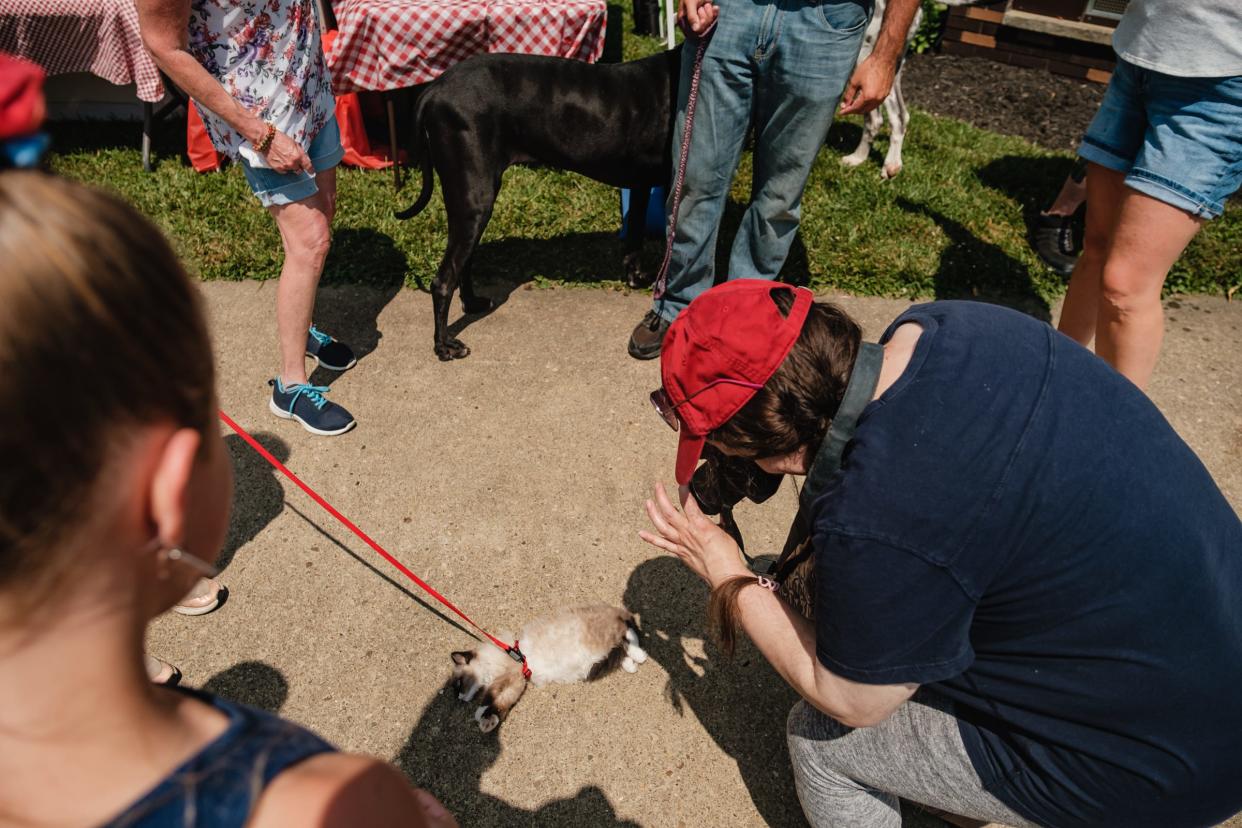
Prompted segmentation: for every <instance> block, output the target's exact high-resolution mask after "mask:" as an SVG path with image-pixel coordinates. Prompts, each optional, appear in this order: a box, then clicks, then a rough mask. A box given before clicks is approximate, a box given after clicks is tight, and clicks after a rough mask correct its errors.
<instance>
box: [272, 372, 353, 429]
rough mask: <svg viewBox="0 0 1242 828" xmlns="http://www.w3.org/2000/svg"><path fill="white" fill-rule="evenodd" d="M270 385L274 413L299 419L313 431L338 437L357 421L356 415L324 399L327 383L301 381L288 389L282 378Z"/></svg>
mask: <svg viewBox="0 0 1242 828" xmlns="http://www.w3.org/2000/svg"><path fill="white" fill-rule="evenodd" d="M267 384H268V385H270V386H272V399H271V400H269V401H268V404H267V407H268V408H270V409H271V410H272V413H273V414H275V415H276V416H277V417H280V418H281V419H283V420H297V421H298V422H299V423H301V424H302V428H304V429H306V430H307V431H309V432H310V433H311V434H318V435H320V436H322V437H335V436H337V435H338V434H344V433H345V432H347V431H349V430H350V429H351V428H353V427H354V426H356V425H357V424H358V423H357V421H356V420H354V415H353V414H350V413H349V412H348V411H346V410H345V409H344V408H342V407H341V406H339V405H337V404H336V403H331V402H328V401H327V399H326V398H324V396H323V395H324V394H326V393H328V387H327V386H326V385H309V384H307V383H299V384H297V385H290V386H289V387H288V388H286V387H285V384H284V383H283V382H281V381H280V379H279V378H277V379H272V380H268V381H267Z"/></svg>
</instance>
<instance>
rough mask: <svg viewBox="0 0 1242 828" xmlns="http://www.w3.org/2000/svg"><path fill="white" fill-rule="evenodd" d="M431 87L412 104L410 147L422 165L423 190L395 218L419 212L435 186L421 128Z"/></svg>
mask: <svg viewBox="0 0 1242 828" xmlns="http://www.w3.org/2000/svg"><path fill="white" fill-rule="evenodd" d="M432 89H434V86H433V87H431V88H429V89H425V90H423V93H422V94H420V95H419V96H418V100H417V101H416V102H415V104H414V123H413V133H414V140H413V142H412V149H413V151H414V153H415V154H416V155H417V156H418V163H419V166H420V167H422V171H423V190H422V192H420V193H419V194H418V199H417V200H416V201H415V202H414V203H413V204H411V205H410V206H409V207H407V208H405V209H404V210H399V211H398V212H397V213H396V216H397V218H399V219H402V220H404V219H408V218H413V217H414V216H416V215H418V214H419V213H421V212H422V211H423V210H424V209H425V208H426V207H427V205H428V204H430V203H431V193H432V190H433V189H434V187H435V184H434V182H433V181H432V170H431V146H430V145H429V144H428V143H427V130H426V129H424V128H423V107H424V106H426V104H427V100H428V99H429V98H430V94H429V93H430V92H431V91H432Z"/></svg>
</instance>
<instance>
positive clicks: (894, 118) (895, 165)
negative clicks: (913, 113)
mask: <svg viewBox="0 0 1242 828" xmlns="http://www.w3.org/2000/svg"><path fill="white" fill-rule="evenodd" d="M884 109H885V111H886V112H888V128H889V131H890V132H891V135H890V137H889V139H888V153H887V154H885V156H884V169H883V170H882V171H881V172H880V177H881V178H893V177H894V176H896V175H897V173H899V172H901V145H902V143H903V142H904V141H905V140H906V127H907V126H909V124H910V110H909V109H907V108H906V98H905V96H904V95H902V94H901V70H900V69H898V70H897V76H896V77H895V78H893V91H892V92H890V93H889V94H888V97H887V98H885V99H884Z"/></svg>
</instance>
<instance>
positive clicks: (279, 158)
mask: <svg viewBox="0 0 1242 828" xmlns="http://www.w3.org/2000/svg"><path fill="white" fill-rule="evenodd" d="M264 155H265V157H266V158H267V162H268V163H269V164H271V165H272V169H274V170H275V171H276V172H282V173H291V172H297V171H298V170H302V171H303V172H305V173H306V174H307V175H314V174H315V168H314V167H312V166H311V162H310V158H309V157H307V155H306V152H305V150H303V149H302V147H300V146H299V145H298V143H297V141H294V140H293V139H292V138H290V137H289V136H288V135H285V134H284V133H283V132H281V131H280V130H276V135H275V136H273V137H272V145H271V146H270V147H268V148H267V152H266V153H265V154H264Z"/></svg>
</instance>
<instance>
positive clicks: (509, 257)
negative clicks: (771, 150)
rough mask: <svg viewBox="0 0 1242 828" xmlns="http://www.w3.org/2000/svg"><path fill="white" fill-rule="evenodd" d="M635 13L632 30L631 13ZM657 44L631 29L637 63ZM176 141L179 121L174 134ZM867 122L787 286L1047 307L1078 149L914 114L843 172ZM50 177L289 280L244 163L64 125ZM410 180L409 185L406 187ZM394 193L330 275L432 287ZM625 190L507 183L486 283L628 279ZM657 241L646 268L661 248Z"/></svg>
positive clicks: (484, 259) (1183, 266)
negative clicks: (150, 162) (1061, 197)
mask: <svg viewBox="0 0 1242 828" xmlns="http://www.w3.org/2000/svg"><path fill="white" fill-rule="evenodd" d="M623 19H625V21H626V26H627V27H628V25H629V24H628V9H627V10H626V13H625V15H624V16H623ZM660 48H661V44H660V42H659V41H656V40H654V39H652V38H644V37H639V36H636V35H633V34H632V33H629V32H628V31H627V33H626V35H625V37H624V41H623V49H622V53H623V54H624V55H625V56H626V58H627V59H632V58H635V57H639V56H642V55H643V54H650V53H652V52H655V51H657V50H658V49H660ZM168 132H169V133H175V132H176V128H175V127H173V128H169V130H168ZM858 132H859V121H858V119H856V118H847V119H844V121H843V122H841V123H838V124H836V125H834V127H833V129H832V132H831V133H830V135H829V138H828V141H827V144H826V146H825V148H824V149H823V151H821V153H820V156H819V159H818V160H817V162H816V164H815V167H814V170H813V171H812V173H811V178H810V181H809V183H808V184H807V188H806V193H805V196H804V199H803V206H802V217H803V218H802V231H801V237H800V239H799V240H798V242H797V243H796V244H795V246H794V249H793V251H792V252H791V255H790V258H789V261H788V262H787V264H786V267H785V277H786V278H788V279H791V280H793V281H799V282H804V283H808V284H810V285H812V286H814V287H816V288H831V289H836V290H842V291H847V292H851V293H856V294H866V295H883V296H896V297H909V298H919V297H927V298H932V297H935V298H950V297H963V296H964V297H979V298H984V299H993V300H997V301H1005V302H1008V303H1011V304H1017V305H1019V306H1022V307H1025V308H1026V309H1028V310H1032V311H1035V312H1040V311H1041V310H1042V311H1043V312H1044V313H1046V310H1047V308H1048V306H1049V303H1050V302H1052V301H1053V300H1054V299H1055V298H1056V297H1057V296H1059V295H1060V294H1061V293H1062V292H1063V291H1064V287H1065V285H1064V280H1063V279H1061V278H1060V277H1058V276H1056V275H1055V274H1053V273H1051V272H1049V271H1048V270H1047V269H1046V268H1044V267H1043V266H1042V265H1041V264H1040V262H1039V260H1038V259H1037V258H1036V256H1035V254H1034V253H1032V252H1031V250H1030V249H1029V247H1028V245H1027V231H1026V227H1027V222H1028V221H1030V220H1031V219H1032V217H1033V216H1034V215H1035V213H1036V212H1037V211H1038V210H1039V209H1040V208H1041V207H1042V206H1044V205H1045V204H1046V203H1047V202H1048V201H1049V200H1050V199H1051V197H1052V196H1053V195H1054V194H1055V192H1056V190H1057V188H1058V187H1059V186H1060V183H1061V181H1062V180H1063V179H1064V177H1065V175H1066V173H1067V172H1068V170H1069V168H1070V165H1071V161H1072V159H1071V157H1070V156H1068V155H1066V154H1058V153H1053V152H1049V151H1046V150H1042V149H1040V148H1038V147H1034V146H1032V145H1031V144H1028V143H1026V142H1025V141H1023V140H1020V139H1016V138H1010V137H1005V136H999V135H995V134H992V133H988V132H985V131H982V130H979V129H975V128H973V127H971V126H969V125H967V124H964V123H961V122H958V121H954V120H952V119H948V118H939V117H935V116H931V115H927V114H925V113H922V112H919V111H917V110H916V111H915V112H914V117H913V120H912V123H911V127H910V131H909V134H908V137H907V139H906V151H905V170H904V171H903V172H902V174H901V175H900V176H898V178H897V179H896V180H894V181H887V182H886V181H881V179H880V176H879V159H880V158H881V157H882V155H881V154H882V152H883V150H884V149H885V144H884V141H883V140H881V142H879V144H878V146H877V147H876V148H875V150H874V151H873V155H872V159H871V161H870V162H869V163H867V164H865V165H863V166H862V167H860V168H857V169H853V170H847V169H845V168H843V167H842V166H841V165H840V164H839V163H838V159H839V158H840V156H841V155H842V154H844V153H845V152H848V151H850V150H851V149H852V148H853V145H854V143H855V142H856V141H857V138H858ZM53 133H54V140H55V152H54V154H53V156H52V163H53V167H54V168H55V169H56V170H57V171H58V172H60V173H62V174H64V175H67V176H69V177H72V178H76V179H79V180H82V181H86V182H90V183H93V184H96V185H100V186H104V187H108V188H110V189H113V190H115V191H117V192H119V193H120V194H121V195H123V196H124V197H125V198H127V199H129V200H130V201H132V202H133V203H134V204H135V205H137V206H138V208H139V209H141V210H142V211H143V212H144V213H146V214H147V215H148V216H151V217H152V218H153V219H155V221H156V222H157V223H158V224H159V225H160V226H161V227H162V228H163V229H164V231H165V232H166V233H167V234H168V235H169V237H170V238H171V239H172V240H173V243H174V245H175V246H176V248H177V250H178V251H179V252H180V254H181V255H182V257H183V259H184V260H185V261H186V262H187V264H188V266H189V267H190V269H191V270H192V271H193V272H195V273H197V274H198V275H199V276H201V277H202V278H204V279H226V280H238V279H269V278H273V277H275V276H276V275H277V273H278V270H279V266H280V260H281V247H280V240H279V237H278V235H277V233H276V228H275V226H274V224H273V222H272V220H271V219H270V218H269V217H268V216H267V214H266V213H265V212H264V211H263V210H262V209H261V208H260V207H259V205H258V203H257V202H256V201H255V199H254V198H253V197H252V196H251V195H250V192H249V189H248V188H247V186H246V183H245V180H244V178H243V177H242V174H241V170H240V169H238V168H236V167H231V168H228V169H226V170H225V171H224V172H222V173H212V174H207V175H199V174H197V173H195V172H194V171H193V170H192V169H191V168H189V167H188V166H186V164H185V163H184V161H183V160H182V158H181V155H180V146H181V144H180V143H179V142H178V141H177V138H178V136H177V135H175V134H169V135H165V136H164V141H163V143H161V144H157V153H156V159H157V167H156V170H155V172H154V173H151V174H147V173H144V172H143V171H142V168H141V165H140V162H139V154H138V149H137V147H138V140H137V128H136V127H132V126H124V125H103V126H98V125H90V126H89V127H88V126H85V125H81V124H74V125H62V126H60V127H57V128H54V130H53ZM750 174H751V159H750V154H749V152H747V153H746V155H745V156H744V157H743V159H742V163H741V165H740V168H739V170H738V175H737V178H736V179H735V182H734V185H733V189H732V192H731V197H730V201H729V204H728V206H727V209H726V214H725V218H724V223H723V226H722V230H721V236H720V239H721V243H720V245H719V248H720V249H719V255H720V269H721V270H722V271H723V269H724V268H725V267H726V264H727V262H726V259H727V255H728V249H729V245H730V244H731V241H732V237H733V230H734V228H735V227H736V225H737V222H738V220H739V219H740V216H741V213H742V211H743V209H744V205H745V203H746V200H747V196H748V194H749V188H750ZM409 178H410V176H407V181H408V179H409ZM413 178H414V181H413V182H412V183H407V185H406V187H405V188H404V190H403V191H402V192H401V193H394V192H393V189H392V177H391V175H390V174H389V173H387V172H369V171H361V170H353V169H342V170H341V173H340V179H339V181H340V183H339V192H340V196H339V209H338V214H337V220H336V225H335V242H334V246H333V251H332V255H331V257H330V259H329V262H328V266H327V270H326V274H325V278H326V280H327V281H329V282H368V283H382V284H387V285H392V284H398V283H402V282H404V283H405V284H409V285H416V286H425V285H426V284H428V283H429V280H430V278H431V277H432V276H433V275H434V273H435V270H436V267H437V266H438V264H439V260H440V256H441V255H442V254H443V251H444V245H445V241H446V225H445V215H444V210H443V206H442V203H441V202H440V199H439V194H438V193H437V195H436V198H435V200H433V202H432V204H431V206H430V207H429V208H428V209H427V210H426V211H424V212H423V213H422V214H421V215H419V216H417V217H415V218H414V219H411V220H410V221H406V222H401V221H397V220H396V219H394V218H393V215H392V213H393V210H394V209H399V208H401V207H404V206H406V205H408V204H409V203H410V202H411V201H413V199H414V197H415V195H416V191H417V184H418V182H417V176H416V175H415V176H413ZM618 227H619V198H618V194H617V192H616V190H614V189H611V188H609V187H606V186H604V185H602V184H597V183H595V182H593V181H590V180H587V179H585V178H582V177H580V176H576V175H572V174H568V173H562V172H559V171H555V170H549V169H528V168H514V169H511V170H509V171H508V172H507V173H506V174H505V180H504V186H503V188H502V189H501V193H500V198H499V200H498V201H497V203H496V209H495V213H494V215H493V217H492V221H491V223H490V225H489V226H488V229H487V233H486V235H485V236H484V238H483V243H482V245H481V246H480V248H479V250H478V253H477V254H476V256H475V262H474V273H475V277H476V280H477V281H479V282H480V283H481V284H483V285H487V284H488V283H499V284H506V285H509V286H512V285H514V284H518V283H523V282H532V281H533V282H535V283H537V284H547V283H554V284H567V285H587V284H590V285H604V286H619V285H620V281H619V280H620V279H621V255H622V254H621V244H620V242H619V241H618V239H617V237H616V234H617V229H618ZM658 246H659V245H658V243H657V242H649V243H648V250H647V251H646V255H645V261H646V262H648V264H649V266H650V267H651V268H655V267H656V266H657V265H658V262H659V256H660V253H661V252H662V251H660V250H657V249H656V248H657V247H658ZM1240 251H1242V211H1240V210H1238V209H1233V210H1230V211H1228V212H1227V213H1226V215H1225V216H1224V217H1222V218H1221V219H1218V220H1217V221H1214V222H1211V223H1210V224H1209V225H1208V226H1207V227H1206V228H1205V230H1204V231H1203V232H1202V233H1201V234H1200V237H1199V238H1197V239H1196V240H1195V242H1194V243H1193V244H1192V245H1191V247H1190V249H1189V250H1188V251H1187V252H1186V254H1185V255H1184V256H1183V257H1182V260H1181V261H1180V262H1179V263H1178V264H1177V265H1176V266H1175V267H1174V269H1173V272H1172V273H1171V274H1170V276H1169V279H1168V283H1167V290H1168V291H1169V292H1176V293H1212V294H1217V295H1220V294H1230V295H1231V294H1232V293H1233V292H1234V291H1236V290H1237V289H1238V288H1239V286H1242V253H1240Z"/></svg>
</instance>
